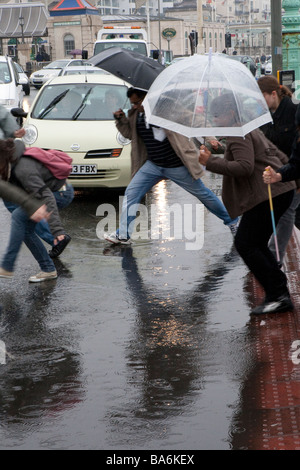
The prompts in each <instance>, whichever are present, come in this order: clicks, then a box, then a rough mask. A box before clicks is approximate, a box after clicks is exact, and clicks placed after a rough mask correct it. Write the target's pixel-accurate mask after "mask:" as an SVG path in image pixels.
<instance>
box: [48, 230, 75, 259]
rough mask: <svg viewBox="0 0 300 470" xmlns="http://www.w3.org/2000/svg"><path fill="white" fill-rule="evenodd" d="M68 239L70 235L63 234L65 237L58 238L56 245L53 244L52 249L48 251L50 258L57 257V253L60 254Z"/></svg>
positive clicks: (69, 239) (68, 241)
mask: <svg viewBox="0 0 300 470" xmlns="http://www.w3.org/2000/svg"><path fill="white" fill-rule="evenodd" d="M70 241H71V237H70V235H65V238H64V239H63V240H60V242H58V243H57V245H55V246H54V247H53V248H52V250H50V251H49V256H50V258H57V257H58V256H59V255H61V254H62V252H63V251H64V249H65V248H66V246H67V245H68V244H69V243H70Z"/></svg>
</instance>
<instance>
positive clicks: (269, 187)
mask: <svg viewBox="0 0 300 470" xmlns="http://www.w3.org/2000/svg"><path fill="white" fill-rule="evenodd" d="M268 194H269V203H270V211H271V219H272V226H273V234H274V243H275V250H276V258H277V263H278V264H280V256H279V249H278V241H277V233H276V224H275V217H274V208H273V199H272V191H271V184H268Z"/></svg>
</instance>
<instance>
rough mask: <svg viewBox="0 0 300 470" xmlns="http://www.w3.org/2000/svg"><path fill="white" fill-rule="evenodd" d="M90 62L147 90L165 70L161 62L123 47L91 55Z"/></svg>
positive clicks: (136, 86) (134, 85)
mask: <svg viewBox="0 0 300 470" xmlns="http://www.w3.org/2000/svg"><path fill="white" fill-rule="evenodd" d="M89 62H91V63H92V64H94V65H96V66H97V67H101V68H102V69H104V70H106V71H107V72H110V73H112V74H113V75H115V76H117V77H119V78H121V79H122V80H125V81H126V82H128V83H130V84H131V85H132V86H133V87H135V88H139V89H141V90H145V91H148V90H149V88H150V86H151V84H152V83H153V81H154V80H155V79H156V77H157V76H158V75H159V74H160V73H161V72H162V71H163V70H164V66H163V65H161V64H160V63H159V62H156V61H155V60H153V59H150V58H149V57H146V56H143V55H142V54H138V53H137V52H132V51H129V50H128V49H123V48H121V47H110V48H109V49H107V50H106V51H103V52H100V53H99V54H97V55H95V56H93V57H91V58H90V59H89Z"/></svg>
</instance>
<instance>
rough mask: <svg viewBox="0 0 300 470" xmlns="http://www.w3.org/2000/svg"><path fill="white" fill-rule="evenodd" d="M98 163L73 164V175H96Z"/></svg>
mask: <svg viewBox="0 0 300 470" xmlns="http://www.w3.org/2000/svg"><path fill="white" fill-rule="evenodd" d="M97 169H98V167H97V165H72V172H71V175H96V174H97Z"/></svg>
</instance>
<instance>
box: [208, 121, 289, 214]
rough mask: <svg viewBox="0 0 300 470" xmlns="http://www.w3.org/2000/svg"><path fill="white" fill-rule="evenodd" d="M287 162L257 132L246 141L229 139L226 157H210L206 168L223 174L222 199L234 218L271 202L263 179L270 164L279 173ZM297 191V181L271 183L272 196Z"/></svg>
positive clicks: (239, 138)
mask: <svg viewBox="0 0 300 470" xmlns="http://www.w3.org/2000/svg"><path fill="white" fill-rule="evenodd" d="M287 162H288V157H287V156H286V155H285V154H284V153H283V152H281V151H280V150H279V149H278V148H277V147H276V146H275V145H274V144H273V143H272V142H270V141H269V140H268V139H267V138H266V137H265V136H264V134H263V133H262V132H261V131H260V130H259V129H256V130H255V131H252V132H250V133H249V134H247V135H246V136H245V138H243V137H228V138H227V140H226V151H225V154H224V158H220V157H215V156H211V157H210V158H209V160H208V162H207V164H206V168H207V170H209V171H212V172H214V173H219V174H221V175H224V178H223V188H222V199H223V202H224V205H225V207H226V209H227V210H228V212H229V215H230V216H231V217H232V218H233V219H234V218H235V217H237V216H239V215H241V214H243V213H244V212H246V211H248V210H250V209H252V208H253V207H255V206H256V205H257V204H260V203H261V202H263V201H266V200H268V198H269V195H268V185H267V184H265V183H264V182H263V179H262V174H263V171H264V169H265V168H266V167H267V166H269V165H270V166H272V168H274V170H277V169H279V168H280V167H281V166H282V165H284V164H285V163H287ZM295 188H296V185H295V183H294V182H289V183H276V184H272V196H273V197H276V196H279V195H280V194H283V193H286V192H288V191H290V190H292V189H295Z"/></svg>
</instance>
